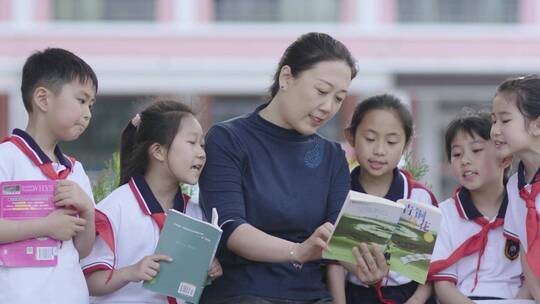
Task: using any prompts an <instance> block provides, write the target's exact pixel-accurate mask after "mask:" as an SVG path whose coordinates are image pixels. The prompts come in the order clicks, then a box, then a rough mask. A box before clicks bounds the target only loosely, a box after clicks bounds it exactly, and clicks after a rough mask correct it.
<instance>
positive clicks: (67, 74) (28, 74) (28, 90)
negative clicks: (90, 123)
mask: <svg viewBox="0 0 540 304" xmlns="http://www.w3.org/2000/svg"><path fill="white" fill-rule="evenodd" d="M73 80H78V81H80V82H81V83H86V82H87V81H91V82H92V84H93V85H94V88H95V90H96V92H97V89H98V81H97V77H96V74H95V73H94V70H92V68H91V67H90V66H89V65H88V64H87V63H86V62H85V61H84V60H82V59H81V58H79V57H78V56H77V55H75V54H73V53H71V52H70V51H67V50H64V49H60V48H47V49H45V50H44V51H37V52H35V53H33V54H32V55H31V56H30V57H28V59H26V62H25V63H24V67H23V71H22V82H21V94H22V99H23V103H24V107H25V108H26V111H28V112H29V113H30V112H32V95H33V94H34V90H35V89H36V88H37V87H39V86H43V87H46V88H47V89H49V90H51V91H52V92H53V93H55V94H58V93H59V92H60V90H61V89H62V87H63V86H64V85H65V84H67V83H70V82H72V81H73Z"/></svg>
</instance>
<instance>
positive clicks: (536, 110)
mask: <svg viewBox="0 0 540 304" xmlns="http://www.w3.org/2000/svg"><path fill="white" fill-rule="evenodd" d="M497 93H501V94H505V95H507V96H508V97H509V98H513V100H514V101H515V103H516V106H517V108H518V109H519V112H521V114H522V115H523V116H525V117H526V118H527V119H530V120H533V119H536V118H538V117H540V77H539V76H538V75H526V76H523V77H518V78H511V79H508V80H506V81H504V82H503V83H501V84H500V85H499V86H498V87H497Z"/></svg>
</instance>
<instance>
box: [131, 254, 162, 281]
mask: <svg viewBox="0 0 540 304" xmlns="http://www.w3.org/2000/svg"><path fill="white" fill-rule="evenodd" d="M161 261H164V262H172V258H171V257H169V256H166V255H163V254H153V255H149V256H145V257H144V258H142V259H141V260H140V261H139V262H137V263H136V264H133V265H131V266H128V267H126V268H127V269H126V274H127V276H126V279H127V280H128V281H129V282H134V283H137V282H140V281H143V280H144V281H150V280H152V279H153V278H154V277H155V276H156V275H157V274H158V273H159V269H160V265H159V262H161Z"/></svg>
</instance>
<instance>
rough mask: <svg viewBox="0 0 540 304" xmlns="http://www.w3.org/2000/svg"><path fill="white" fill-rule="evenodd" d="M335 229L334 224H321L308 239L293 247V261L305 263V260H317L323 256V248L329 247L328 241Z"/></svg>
mask: <svg viewBox="0 0 540 304" xmlns="http://www.w3.org/2000/svg"><path fill="white" fill-rule="evenodd" d="M333 230H334V225H332V224H331V223H328V222H326V223H324V224H322V225H321V226H319V227H318V228H317V229H316V230H315V231H314V232H313V233H312V234H311V235H310V236H309V238H308V239H307V240H305V241H304V242H302V243H299V244H298V245H297V246H296V248H294V249H293V251H292V252H293V254H292V255H293V261H292V262H296V263H300V264H303V263H305V262H309V261H313V260H317V259H320V258H321V255H322V252H323V250H325V249H326V248H327V242H328V239H329V238H330V235H331V234H332V231H333Z"/></svg>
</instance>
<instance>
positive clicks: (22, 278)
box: [0, 129, 93, 304]
mask: <svg viewBox="0 0 540 304" xmlns="http://www.w3.org/2000/svg"><path fill="white" fill-rule="evenodd" d="M13 133H14V135H16V136H19V138H20V139H22V140H23V141H24V144H25V145H26V146H27V147H28V148H29V149H31V151H32V153H35V155H37V156H38V158H39V159H40V160H41V161H43V162H45V161H50V159H49V158H48V157H47V156H46V155H45V153H43V151H42V150H41V149H40V148H39V146H38V145H37V144H36V142H35V141H34V140H33V139H32V138H31V137H30V136H29V135H28V134H27V133H25V132H24V131H22V130H18V129H16V130H14V131H13ZM55 153H56V155H57V157H58V158H59V159H60V160H61V162H62V163H64V164H65V165H71V166H72V172H71V174H70V175H69V176H68V177H67V179H68V180H72V181H75V182H76V183H77V184H79V186H81V188H82V189H83V190H84V191H85V192H86V194H88V196H89V197H90V198H91V199H92V200H93V197H92V188H91V186H90V181H89V179H88V176H87V175H86V173H85V172H84V169H83V167H82V165H81V164H80V163H79V162H75V164H72V163H71V162H70V161H69V160H68V159H67V158H66V157H65V156H64V155H63V154H62V152H61V151H60V149H59V148H58V147H57V149H56V150H55ZM53 167H56V168H57V169H59V170H61V169H64V168H65V166H63V165H61V164H53ZM46 179H47V177H46V176H45V175H44V174H43V173H42V172H41V171H40V169H39V168H38V167H37V166H36V165H35V164H34V163H33V162H32V161H31V160H30V159H29V158H28V157H27V156H26V155H25V154H24V153H23V152H21V150H20V149H19V148H18V147H16V146H15V145H14V144H13V143H10V142H5V143H2V144H0V182H2V181H10V180H46ZM0 303H17V304H26V303H28V304H36V303H40V304H41V303H50V304H62V303H65V304H72V303H88V288H87V287H86V281H85V279H84V276H83V273H82V270H81V267H80V264H79V253H78V251H77V249H75V247H74V245H73V241H71V240H70V241H64V242H62V246H61V247H60V249H59V251H58V264H57V265H56V266H55V267H17V268H8V267H0Z"/></svg>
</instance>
